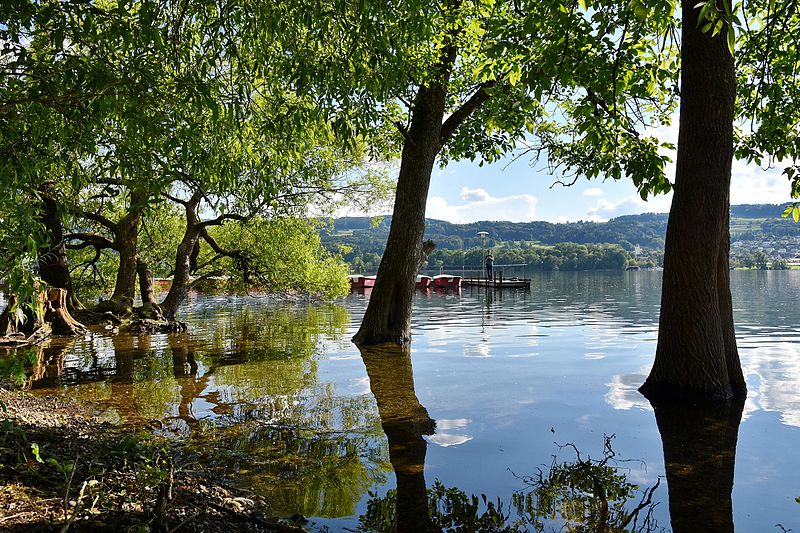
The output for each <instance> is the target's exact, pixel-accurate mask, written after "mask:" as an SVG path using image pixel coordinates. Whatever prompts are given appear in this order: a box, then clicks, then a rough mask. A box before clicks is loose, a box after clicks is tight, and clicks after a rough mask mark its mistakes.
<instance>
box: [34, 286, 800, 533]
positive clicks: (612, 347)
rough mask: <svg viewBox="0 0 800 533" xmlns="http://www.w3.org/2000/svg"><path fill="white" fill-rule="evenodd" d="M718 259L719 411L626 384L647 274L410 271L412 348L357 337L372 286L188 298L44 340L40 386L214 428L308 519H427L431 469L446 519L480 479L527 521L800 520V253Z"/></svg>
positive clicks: (354, 523)
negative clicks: (527, 276)
mask: <svg viewBox="0 0 800 533" xmlns="http://www.w3.org/2000/svg"><path fill="white" fill-rule="evenodd" d="M731 278H732V279H731V284H732V292H733V299H734V308H735V311H734V313H735V320H736V328H737V338H738V343H739V349H740V355H741V360H742V365H743V367H744V373H745V377H746V379H747V385H748V390H749V392H748V396H747V400H746V401H745V402H743V404H741V403H739V404H734V405H731V406H728V407H727V408H724V409H723V408H720V409H715V410H705V411H700V410H697V411H695V410H691V409H685V408H684V409H679V410H662V409H659V410H658V411H657V412H654V410H653V409H652V407H651V406H650V404H649V402H648V401H647V400H646V399H645V398H644V397H642V396H641V395H640V394H639V393H638V392H637V390H636V389H637V387H638V386H639V385H641V384H642V382H643V381H644V379H645V377H646V375H647V373H648V371H649V368H650V365H651V363H652V360H653V356H654V353H655V343H656V335H657V327H658V309H659V300H660V289H661V273H660V272H628V273H623V272H580V273H559V272H554V273H537V274H536V275H534V276H533V280H532V285H531V289H530V291H519V290H505V291H502V292H501V291H496V292H491V291H490V292H488V293H487V292H486V291H484V290H477V289H469V288H464V289H462V290H461V292H460V293H454V292H435V291H429V292H421V291H418V293H417V295H416V297H415V304H414V319H413V332H414V338H413V343H412V348H411V354H410V357H409V356H407V355H403V354H401V353H396V352H395V353H392V352H380V351H370V352H366V353H365V354H364V355H363V357H362V354H361V353H360V352H359V351H358V349H356V347H355V346H353V345H352V344H351V343H350V341H349V339H350V337H351V336H352V335H353V334H354V333H355V331H356V329H357V327H358V324H359V322H360V319H361V317H362V315H363V313H364V310H365V308H366V302H367V300H368V298H369V295H368V294H357V293H356V294H351V295H350V296H348V297H347V298H345V299H343V300H340V301H337V302H336V303H333V304H306V303H299V302H289V301H286V302H276V301H275V300H274V299H270V298H257V297H196V298H194V299H193V300H191V301H190V302H189V303H188V304H187V306H186V307H185V308H184V310H183V319H184V320H186V321H187V322H188V323H189V325H190V331H189V332H188V333H185V334H169V335H166V334H165V335H152V336H149V335H144V336H129V335H126V334H117V335H112V334H111V332H107V331H105V330H99V331H94V332H93V333H91V334H90V335H87V336H86V337H85V338H81V339H77V340H71V341H68V342H62V343H58V342H53V343H52V344H51V345H50V347H48V348H46V349H45V354H44V356H45V359H46V360H47V361H46V364H44V365H42V366H41V368H39V369H37V374H36V376H35V378H37V379H36V380H35V381H34V382H33V384H32V386H33V388H34V390H35V391H37V392H41V393H49V394H52V393H55V394H59V395H67V396H74V397H79V398H81V399H84V400H88V401H91V402H93V403H94V404H95V405H96V406H97V407H98V409H99V410H101V411H103V416H104V417H106V418H108V419H109V420H129V421H158V423H155V425H156V426H158V427H159V429H156V431H158V432H160V433H162V434H164V435H167V436H168V437H170V438H175V439H184V440H187V441H188V442H190V443H195V444H196V445H197V446H203V445H204V443H209V442H213V443H214V445H215V446H218V447H224V453H220V454H217V456H216V457H215V458H214V459H213V460H214V461H215V463H214V464H215V466H216V467H219V468H222V469H224V470H225V471H227V472H229V473H235V475H236V476H237V477H238V479H239V480H240V482H241V483H242V484H244V485H247V486H249V487H251V488H252V489H253V490H255V491H257V492H259V493H261V494H263V495H265V496H266V497H267V498H268V501H269V502H270V503H271V505H272V511H273V512H274V513H275V514H277V515H280V516H289V515H292V514H294V513H301V514H303V515H305V516H307V517H309V518H310V523H309V527H310V528H311V529H324V528H325V527H327V528H329V530H332V531H340V530H344V529H356V528H357V527H358V525H359V517H361V520H362V522H363V523H364V524H370V525H373V526H375V527H378V526H379V525H380V524H382V523H385V522H386V521H387V520H389V521H391V520H395V518H392V516H393V514H394V502H395V501H396V502H397V513H398V514H399V515H400V519H401V520H402V521H404V523H405V524H411V523H412V522H414V521H420V520H422V521H423V522H424V517H423V518H420V508H421V507H420V506H423V507H422V508H424V505H425V501H426V492H425V488H426V487H427V488H429V489H431V488H432V489H433V495H434V497H436V498H437V499H436V501H437V502H439V505H438V506H437V507H435V508H433V507H432V508H431V512H434V513H438V514H439V515H441V516H440V517H439V519H444V518H447V517H449V518H451V519H454V520H468V519H469V517H470V516H471V515H474V514H475V512H473V511H471V510H469V509H468V507H469V506H466V507H465V506H464V505H461V506H460V507H459V506H458V505H456V506H455V507H454V506H453V502H458V501H461V502H462V503H463V502H470V501H471V498H470V497H471V496H472V495H477V496H480V495H482V494H484V495H486V497H487V501H491V502H494V507H493V508H499V510H497V509H496V510H497V513H496V514H499V515H502V517H501V519H505V520H506V522H507V523H515V522H516V524H517V526H518V528H519V529H521V530H532V531H535V530H543V531H550V530H559V529H561V528H562V526H563V525H564V524H566V523H573V524H575V523H580V522H584V523H586V524H588V525H589V528H590V529H591V528H593V527H597V526H596V524H597V523H598V522H597V521H598V520H599V521H604V522H605V523H606V524H608V525H609V527H622V526H623V525H624V527H625V528H627V529H629V530H637V531H660V530H666V531H669V530H671V529H673V528H674V529H675V530H683V531H697V530H709V531H720V530H726V529H732V527H733V524H734V523H735V526H736V528H737V529H738V530H739V531H781V527H782V528H785V529H786V530H788V529H790V528H793V529H794V530H798V528H800V504H798V503H797V502H796V501H795V498H796V497H799V496H800V481H798V480H800V477H798V474H797V472H798V471H800V454H798V453H797V451H798V449H800V344H798V340H800V333H798V329H797V326H798V324H799V323H800V308H798V302H800V272H798V271H774V272H773V271H763V272H762V271H734V272H732V273H731ZM662 411H663V412H662ZM665 457H666V460H665ZM731 489H732V490H731ZM498 498H499V503H498ZM448 502H449V504H450V505H449V506H448ZM478 504H479V505H478V508H479V509H478V511H477V514H478V515H484V512H485V510H486V508H487V507H486V504H484V503H483V501H482V500H481V499H480V498H479V500H478ZM423 514H424V513H423ZM443 517H444V518H443ZM465 517H466V518H465ZM472 518H475V517H472ZM494 518H497V516H494ZM731 518H732V521H733V523H731ZM482 519H484V520H486V521H487V522H482V523H484V524H486V523H489V522H488V521H489V520H491V519H492V516H488V515H484V516H483V517H482ZM420 523H422V522H420ZM592 524H594V525H592ZM698 524H702V525H698ZM415 527H416V526H415Z"/></svg>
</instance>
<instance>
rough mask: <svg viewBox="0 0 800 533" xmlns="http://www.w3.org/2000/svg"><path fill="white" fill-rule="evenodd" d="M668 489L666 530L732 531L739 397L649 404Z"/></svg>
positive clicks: (742, 402) (678, 532) (740, 403)
mask: <svg viewBox="0 0 800 533" xmlns="http://www.w3.org/2000/svg"><path fill="white" fill-rule="evenodd" d="M653 407H654V410H655V414H656V422H657V423H658V430H659V432H660V433H661V442H662V443H663V445H664V466H665V467H666V471H667V485H668V487H669V514H670V519H671V522H672V530H673V531H674V532H675V533H683V532H687V533H688V532H692V533H694V532H705V531H707V532H709V533H710V532H717V531H733V529H734V528H733V504H732V502H731V492H732V490H733V473H734V465H735V461H736V441H737V438H738V434H739V423H740V421H741V419H742V410H743V408H744V399H743V398H738V399H734V400H732V401H729V402H725V403H724V404H722V405H705V406H701V407H699V408H686V407H685V406H683V405H674V404H669V403H664V404H658V403H656V404H654V405H653Z"/></svg>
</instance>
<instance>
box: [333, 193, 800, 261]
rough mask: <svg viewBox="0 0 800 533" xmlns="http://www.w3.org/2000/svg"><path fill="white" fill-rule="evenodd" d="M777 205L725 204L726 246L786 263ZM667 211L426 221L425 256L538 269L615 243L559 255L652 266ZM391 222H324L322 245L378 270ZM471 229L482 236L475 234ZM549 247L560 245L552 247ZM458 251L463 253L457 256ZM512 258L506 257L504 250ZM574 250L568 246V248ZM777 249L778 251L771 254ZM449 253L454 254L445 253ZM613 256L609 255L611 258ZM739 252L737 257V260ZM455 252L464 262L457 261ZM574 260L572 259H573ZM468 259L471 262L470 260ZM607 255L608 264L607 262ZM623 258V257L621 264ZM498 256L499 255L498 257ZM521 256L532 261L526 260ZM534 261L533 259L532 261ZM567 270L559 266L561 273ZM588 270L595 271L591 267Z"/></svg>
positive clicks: (791, 251)
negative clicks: (490, 251) (555, 219)
mask: <svg viewBox="0 0 800 533" xmlns="http://www.w3.org/2000/svg"><path fill="white" fill-rule="evenodd" d="M784 207H785V206H782V205H778V204H758V205H756V204H750V205H736V206H731V234H732V241H733V242H734V243H737V242H738V243H739V245H738V246H734V256H736V254H737V251H738V252H742V254H743V253H745V252H747V253H754V252H755V249H761V248H767V249H769V248H771V249H772V250H771V251H774V253H773V254H768V255H775V256H777V257H784V258H789V257H793V256H794V255H797V254H796V251H797V250H798V249H800V225H799V224H795V223H794V222H793V221H792V220H791V219H786V218H782V217H781V213H783V211H784ZM667 216H668V215H667V213H645V214H641V215H626V216H621V217H617V218H613V219H611V220H609V221H608V222H584V221H580V222H568V223H560V224H554V223H551V222H544V221H535V222H506V221H485V222H474V223H470V224H453V223H450V222H445V221H442V220H433V219H428V220H427V226H426V230H425V238H426V239H432V240H433V241H434V242H435V243H436V247H437V251H436V252H434V254H433V255H432V256H431V257H430V258H429V264H430V265H435V264H437V262H438V263H441V264H445V265H450V264H451V263H452V262H453V261H457V263H458V264H461V263H462V262H463V261H465V262H466V263H467V264H472V263H476V264H479V261H480V259H479V257H480V254H479V253H477V252H472V253H471V252H470V250H471V249H475V250H477V249H483V248H495V249H499V250H502V251H500V252H499V253H500V254H502V255H503V256H505V255H508V256H509V259H511V258H516V259H517V261H514V262H524V261H525V259H526V254H527V255H531V253H532V252H530V251H529V252H525V251H526V250H535V249H538V250H539V251H538V254H539V256H537V257H539V259H537V260H536V261H537V262H538V263H539V264H549V262H550V261H552V260H554V259H553V257H554V255H557V254H558V252H559V251H562V252H563V251H564V250H565V249H566V247H565V246H563V243H573V244H580V245H601V244H606V245H618V247H619V248H621V250H620V251H624V252H626V254H622V255H621V254H619V253H617V251H615V250H613V249H609V248H608V247H602V248H600V247H597V246H588V247H584V248H582V250H585V251H584V252H583V256H584V257H585V258H586V257H592V256H594V255H596V256H597V258H598V259H596V260H588V259H583V260H580V261H578V260H574V259H573V260H570V259H569V257H570V256H569V254H566V255H564V253H562V254H560V257H561V259H560V260H561V261H563V262H565V263H566V265H572V267H571V268H570V269H571V270H583V269H587V268H616V266H617V265H618V264H619V263H620V261H621V263H622V264H624V262H625V257H627V258H628V259H629V260H630V259H634V252H635V251H637V247H638V248H639V250H640V251H641V252H643V253H644V255H645V256H646V257H648V258H651V259H652V261H653V262H654V263H658V262H659V259H660V255H661V252H662V250H663V247H664V236H665V234H666V229H667ZM390 225H391V216H386V217H378V218H369V217H343V218H338V219H335V220H332V221H330V223H329V224H326V225H324V227H323V230H322V231H321V238H322V242H323V244H324V246H325V247H326V248H327V249H328V250H330V251H333V252H339V253H341V254H342V255H343V256H344V258H345V259H346V260H347V261H348V262H349V263H350V264H351V265H352V266H354V267H355V268H356V269H359V270H360V269H362V268H366V269H367V270H369V269H370V267H375V266H377V262H378V261H379V260H380V255H381V254H382V253H383V247H384V245H385V242H386V237H387V235H388V233H389V226H390ZM478 232H486V233H488V235H486V236H484V237H481V236H480V235H479V233H478ZM556 245H561V246H557V247H556ZM543 249H544V250H552V251H551V252H550V253H549V255H548V257H550V258H549V259H548V258H547V257H544V258H542V253H543V252H542V250H543ZM462 250H463V252H461V251H462ZM512 250H513V251H514V253H511V251H512ZM570 250H574V248H570ZM777 250H781V252H777ZM448 251H450V252H461V254H458V253H449V252H448ZM611 251H613V252H614V253H611ZM742 254H740V255H742ZM461 255H464V256H465V258H464V259H462V257H461ZM573 255H574V254H573ZM473 256H474V257H473ZM609 257H613V259H609ZM620 257H622V259H620ZM498 259H500V258H498ZM527 259H531V258H530V257H527ZM534 259H536V258H534ZM556 262H558V260H556ZM566 265H560V266H559V268H562V269H563V268H564V266H566ZM593 265H594V266H593Z"/></svg>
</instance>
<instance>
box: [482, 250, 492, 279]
mask: <svg viewBox="0 0 800 533" xmlns="http://www.w3.org/2000/svg"><path fill="white" fill-rule="evenodd" d="M484 262H485V263H486V279H492V274H493V272H492V268H493V267H494V256H493V255H492V251H491V250H486V259H484Z"/></svg>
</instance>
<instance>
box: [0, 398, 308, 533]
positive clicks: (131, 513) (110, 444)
mask: <svg viewBox="0 0 800 533" xmlns="http://www.w3.org/2000/svg"><path fill="white" fill-rule="evenodd" d="M199 461H200V456H199V454H197V453H196V452H194V451H192V450H190V449H188V448H187V447H186V446H184V445H183V444H182V443H180V442H177V441H174V440H169V439H166V438H164V437H159V436H157V435H155V434H154V433H153V431H152V428H151V427H150V426H147V425H144V424H142V425H137V424H125V425H119V426H116V425H113V424H110V423H108V422H103V421H101V420H100V418H99V417H98V416H97V415H95V414H93V413H91V408H90V407H89V406H87V405H85V404H82V403H80V402H78V401H77V400H66V399H62V398H59V397H56V396H38V395H34V394H31V393H29V392H26V391H22V390H10V389H7V388H3V387H2V386H0V529H2V530H4V531H12V532H16V531H20V532H21V531H32V530H38V531H67V530H70V531H120V530H129V529H131V528H133V530H137V531H163V532H173V531H174V532H180V531H231V530H236V531H256V532H260V531H278V532H301V531H305V529H304V528H303V527H302V520H303V519H302V517H298V519H299V521H297V522H293V521H291V520H284V519H278V518H274V517H270V516H269V506H268V503H267V502H266V501H265V500H264V498H262V497H260V496H258V495H256V494H254V493H252V492H251V491H248V490H246V489H244V488H242V487H237V486H236V483H235V480H233V479H231V477H230V476H228V475H226V474H224V473H222V472H218V471H215V470H214V469H212V468H211V467H206V466H201V467H200V468H198V465H199Z"/></svg>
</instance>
